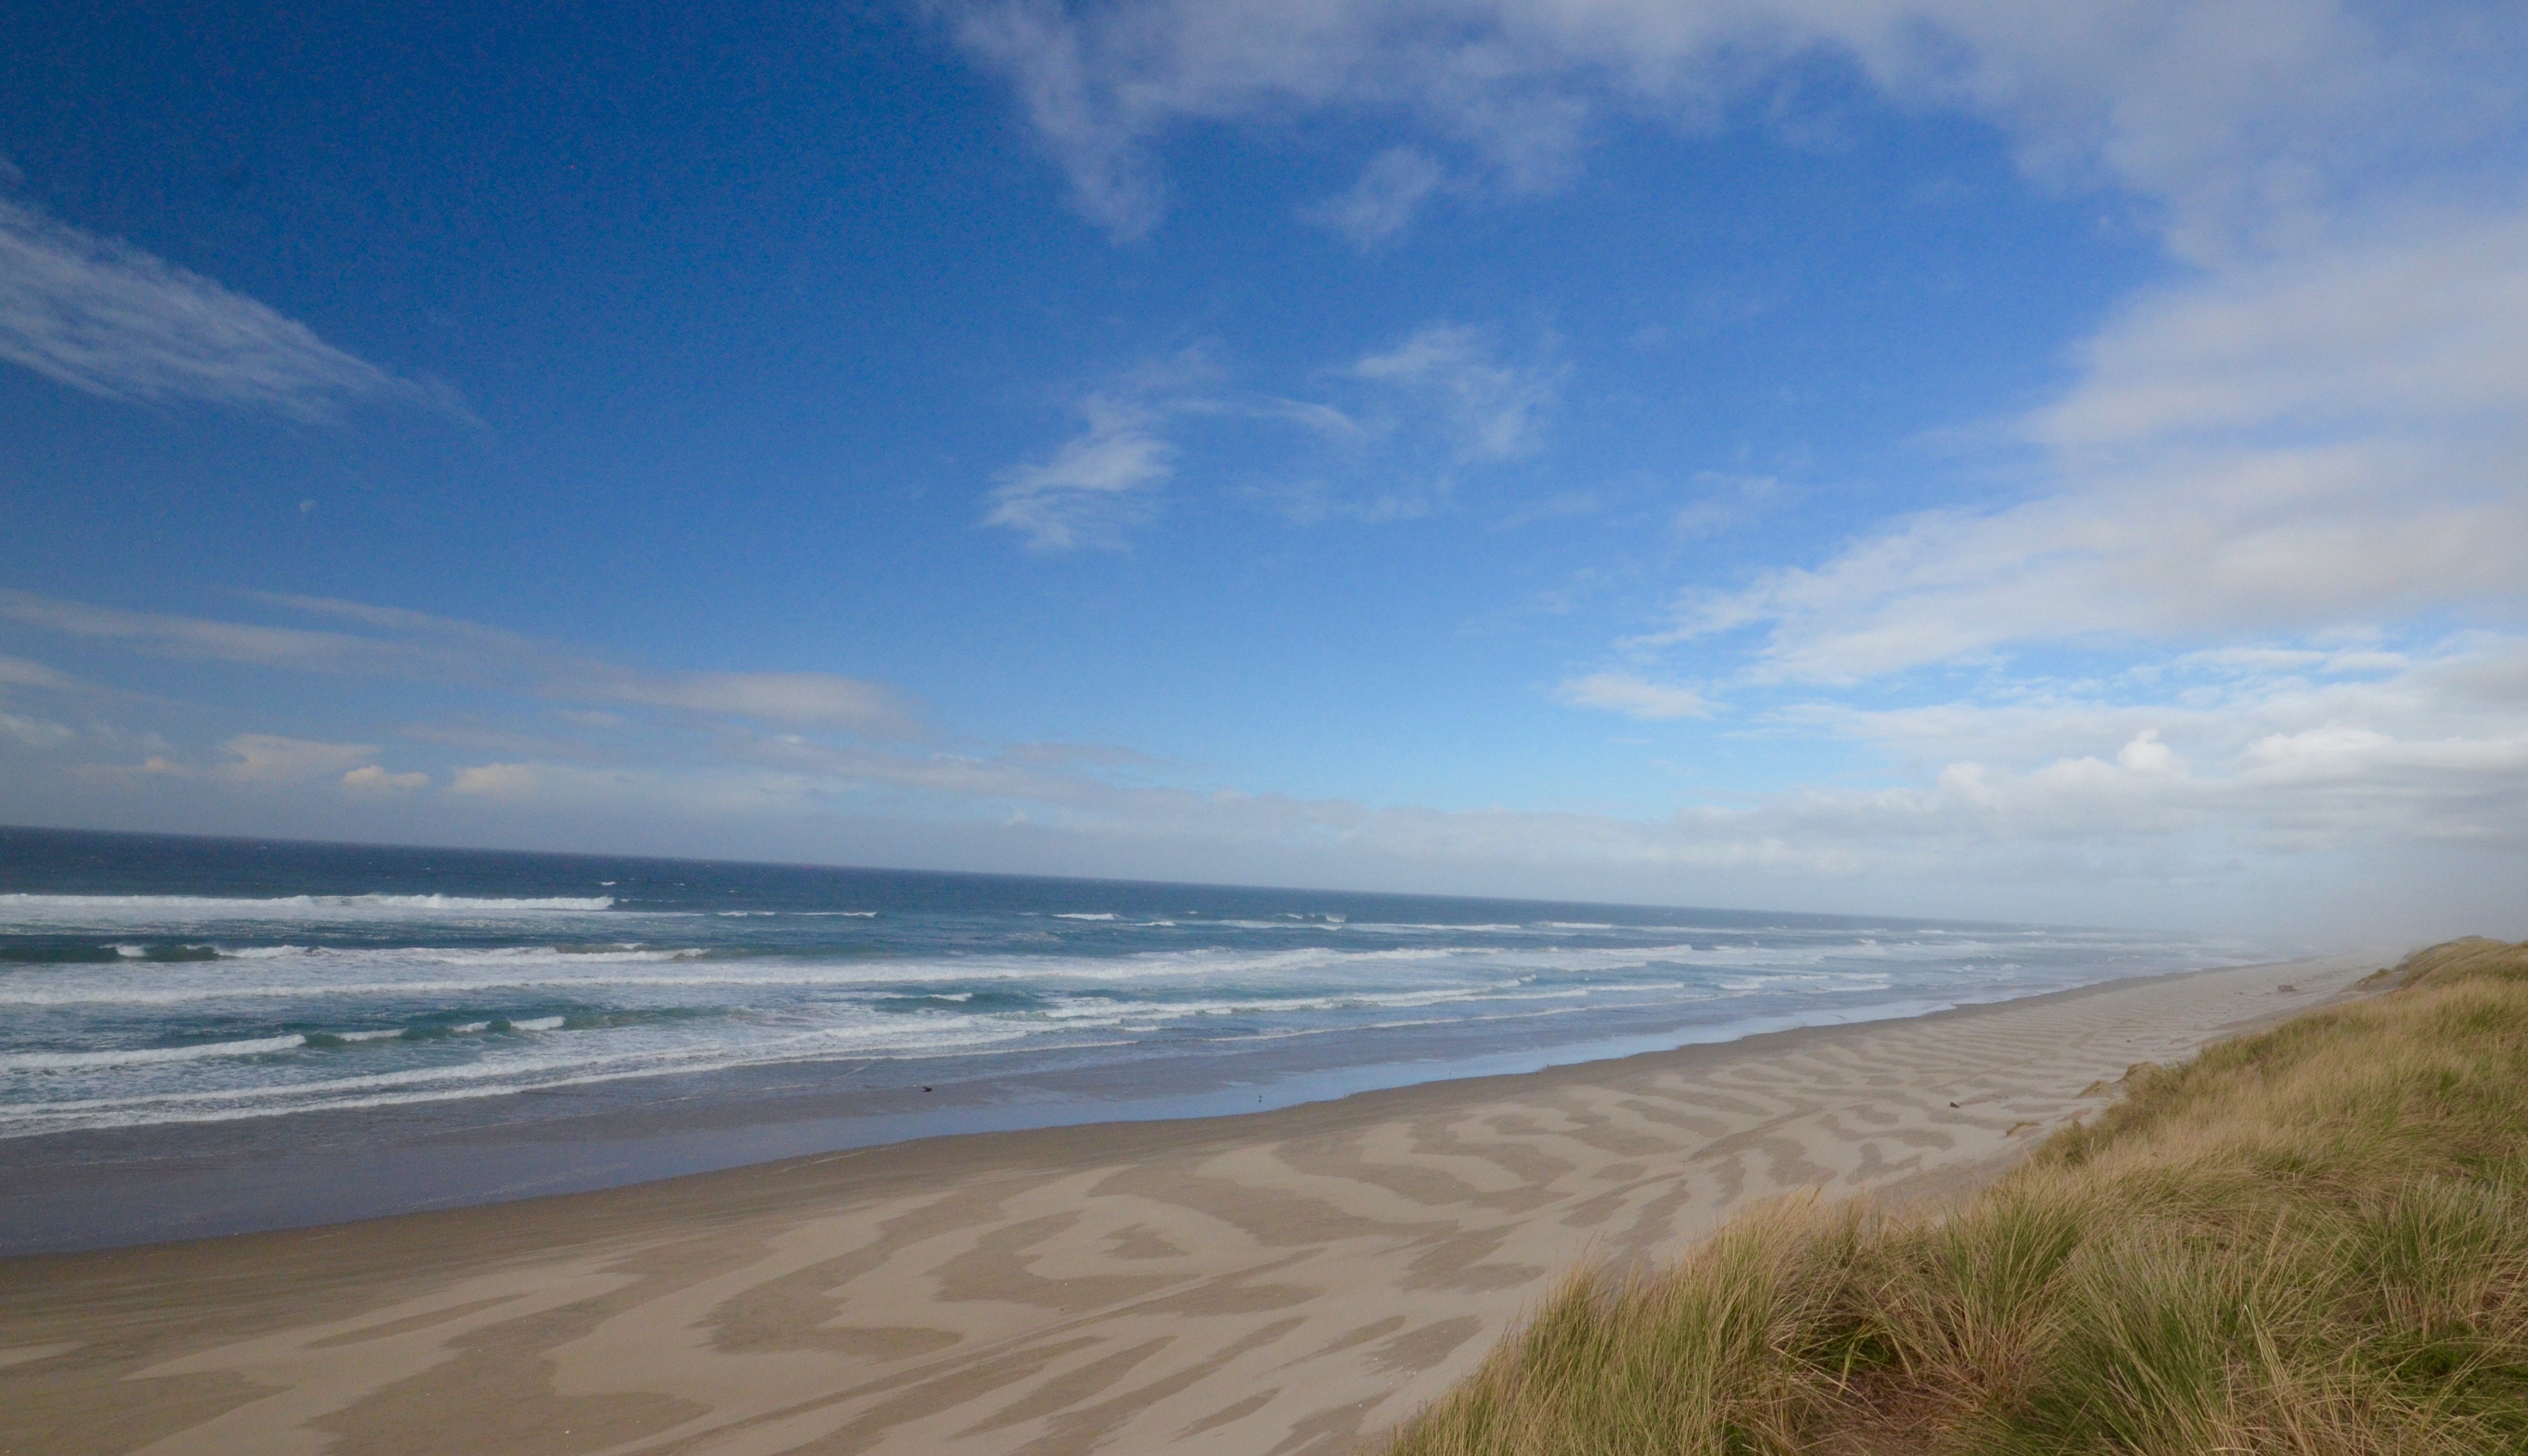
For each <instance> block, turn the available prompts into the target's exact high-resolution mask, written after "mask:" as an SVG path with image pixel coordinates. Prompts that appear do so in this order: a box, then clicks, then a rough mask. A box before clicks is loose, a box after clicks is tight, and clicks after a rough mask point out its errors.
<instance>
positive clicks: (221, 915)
mask: <svg viewBox="0 0 2528 1456" xmlns="http://www.w3.org/2000/svg"><path fill="white" fill-rule="evenodd" d="M613 907H614V897H612V896H610V895H596V896H589V897H586V898H576V897H557V898H546V899H487V898H479V897H473V896H464V895H284V896H277V897H274V898H271V899H261V900H247V899H229V898H222V897H212V896H201V895H14V894H13V895H0V927H5V926H13V925H14V926H42V927H46V928H56V927H90V926H93V927H104V928H114V929H122V928H127V927H132V926H142V925H176V926H181V925H198V924H203V923H206V922H214V921H274V920H283V921H287V920H329V921H339V920H395V919H411V918H436V917H440V916H446V915H470V916H490V917H507V916H515V915H549V914H576V913H585V912H590V911H597V910H611V909H613Z"/></svg>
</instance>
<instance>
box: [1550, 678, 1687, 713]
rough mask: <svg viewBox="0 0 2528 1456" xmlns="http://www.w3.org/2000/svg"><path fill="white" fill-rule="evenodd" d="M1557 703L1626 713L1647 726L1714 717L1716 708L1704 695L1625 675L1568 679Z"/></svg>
mask: <svg viewBox="0 0 2528 1456" xmlns="http://www.w3.org/2000/svg"><path fill="white" fill-rule="evenodd" d="M1554 702H1559V703H1562V704H1564V705H1566V706H1570V707H1588V708H1596V709H1598V710H1600V711H1602V712H1610V713H1622V714H1623V715H1624V716H1625V717H1628V718H1639V719H1642V720H1644V721H1646V722H1660V721H1665V720H1668V719H1674V718H1708V717H1710V716H1712V706H1711V704H1710V703H1707V702H1704V701H1703V695H1702V694H1700V693H1697V692H1695V691H1693V690H1692V689H1690V688H1680V687H1677V686H1675V685H1673V684H1670V683H1656V682H1652V681H1650V680H1649V679H1647V678H1643V677H1637V676H1635V675H1633V674H1631V673H1625V672H1593V673H1588V674H1586V675H1584V676H1581V677H1570V678H1564V679H1563V680H1562V681H1561V682H1560V683H1558V684H1556V685H1555V686H1554Z"/></svg>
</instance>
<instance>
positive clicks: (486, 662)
mask: <svg viewBox="0 0 2528 1456" xmlns="http://www.w3.org/2000/svg"><path fill="white" fill-rule="evenodd" d="M250 595H252V596H253V598H254V599H256V600H259V601H263V602H266V603H268V604H271V605H274V606H279V607H283V608H285V609H288V610H292V611H300V612H308V613H314V614H319V615H324V616H331V617H336V618H340V619H342V620H346V621H351V622H356V623H358V624H360V625H362V626H365V627H369V628H373V629H375V630H376V631H378V632H380V633H382V634H387V635H383V636H363V635H359V634H355V633H347V632H328V631H313V630H309V629H307V628H301V627H266V626H260V625H254V624H248V623H240V622H224V621H218V620H215V619H210V618H203V617H186V616H177V615H172V614H169V613H163V612H143V611H128V610H124V609H122V608H117V607H101V606H92V605H89V604H87V603H84V602H77V601H64V600H61V599H59V598H49V597H41V596H37V595H36V594H34V593H31V592H21V591H15V590H11V589H7V588H0V618H7V619H10V620H14V621H18V622H22V623H25V624H26V625H28V626H32V627H38V628H43V629H45V630H49V631H53V632H59V633H64V634H67V635H70V636H75V637H86V638H93V639H102V640H106V641H112V642H120V643H125V644H128V645H130V646H132V647H134V648H137V649H139V650H144V651H149V652H154V653H158V654H161V655H165V656H172V657H180V658H191V659H207V660H211V661H219V662H232V663H238V664H242V665H248V666H257V667H280V668H287V669H290V670H293V671H299V672H334V673H357V674H364V675H373V676H381V677H392V678H400V679H405V680H409V681H420V682H442V683H462V684H469V685H475V686H481V687H488V688H495V689H505V690H508V691H512V692H518V693H523V694H529V695H532V696H535V697H539V698H544V699H550V700H555V701H562V702H615V703H633V704H640V705H644V706H650V707H666V708H675V709H679V710H683V711H688V712H693V713H699V714H705V715H717V716H725V717H733V718H751V719H759V720H764V721H770V722H777V723H790V724H801V725H808V726H815V727H821V728H840V729H845V730H849V731H852V732H856V733H866V734H870V735H873V736H877V737H891V738H906V737H919V736H921V735H922V733H923V732H924V731H925V730H924V729H923V727H922V722H921V720H920V713H919V710H918V708H917V706H916V705H915V704H914V703H913V702H911V701H910V700H908V699H907V698H905V696H904V695H903V694H901V693H899V692H897V691H896V690H894V689H892V688H889V687H887V686H885V685H884V684H881V683H872V682H868V681H865V680H863V679H859V678H850V677H843V676H839V675H837V674H834V673H826V672H643V671H639V670H636V669H633V668H627V667H623V666H620V665H618V664H615V663H610V662H604V661H600V660H597V659H595V658H590V657H585V656H581V655H578V654H575V653H571V652H567V651H564V650H559V649H556V648H554V647H553V646H551V645H549V644H546V643H540V642H537V641H536V640H534V639H532V638H528V637H524V636H521V635H519V634H517V633H513V632H506V631H502V630H501V629H500V628H497V627H486V626H484V625H482V624H480V623H477V622H464V621H458V620H455V619H452V618H448V617H439V616H433V615H430V614H428V613H426V612H416V611H407V610H404V609H402V608H399V607H384V606H372V605H369V604H367V603H365V602H356V601H338V600H334V599H331V598H314V597H290V596H281V595H276V594H270V593H259V594H250ZM12 664H19V665H17V666H13V665H12ZM13 672H15V673H19V674H20V675H22V676H24V677H25V678H26V681H27V682H28V683H29V684H33V685H40V686H59V685H61V684H64V683H67V682H69V681H70V680H68V679H64V678H61V676H60V675H59V674H57V673H52V671H51V669H49V668H45V667H42V666H41V665H40V664H36V663H22V660H21V659H17V658H5V657H0V682H7V681H11V680H12V678H11V676H10V675H11V674H12V673H13ZM45 674H49V676H42V675H45ZM38 677H41V681H40V682H38Z"/></svg>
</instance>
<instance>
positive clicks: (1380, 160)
mask: <svg viewBox="0 0 2528 1456" xmlns="http://www.w3.org/2000/svg"><path fill="white" fill-rule="evenodd" d="M1447 181H1448V169H1447V168H1445V167H1442V166H1441V165H1440V164H1439V163H1438V162H1436V161H1434V160H1433V159H1432V157H1431V154H1430V153H1428V152H1426V151H1424V150H1422V149H1421V148H1420V147H1415V146H1392V147H1389V148H1388V149H1387V150H1385V151H1383V152H1380V153H1379V154H1378V155H1377V156H1375V157H1372V158H1371V159H1370V162H1369V165H1368V166H1367V167H1365V168H1363V169H1362V170H1361V174H1360V180H1359V181H1357V182H1353V183H1352V184H1351V185H1350V186H1349V187H1347V188H1345V189H1344V191H1343V195H1341V196H1339V197H1334V198H1331V199H1329V200H1328V201H1326V202H1325V203H1324V204H1322V205H1321V206H1318V207H1314V208H1311V209H1309V210H1308V211H1307V212H1306V213H1305V214H1303V216H1304V217H1305V218H1306V219H1307V220H1308V221H1309V222H1312V223H1317V224H1319V225H1321V226H1323V227H1326V228H1329V229H1332V230H1333V231H1334V232H1336V233H1338V234H1342V235H1343V237H1345V238H1347V239H1349V240H1350V242H1351V245H1352V246H1354V247H1356V248H1360V249H1362V250H1364V251H1366V250H1367V249H1370V248H1373V247H1376V246H1377V245H1379V244H1380V243H1383V242H1387V241H1389V240H1390V239H1392V238H1394V237H1396V235H1397V234H1401V233H1402V232H1403V231H1404V230H1405V229H1406V228H1408V227H1410V226H1412V223H1413V216H1414V214H1415V213H1417V212H1419V211H1420V210H1421V207H1422V204H1423V203H1424V202H1426V201H1428V200H1429V199H1430V197H1431V195H1432V194H1433V193H1435V192H1437V191H1439V190H1440V187H1441V185H1442V184H1443V183H1444V182H1447Z"/></svg>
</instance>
